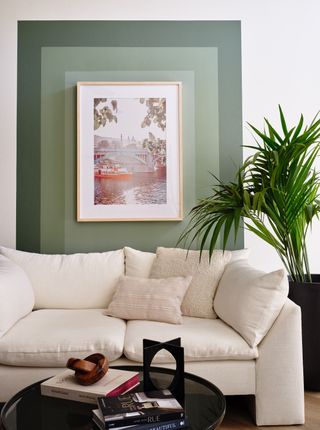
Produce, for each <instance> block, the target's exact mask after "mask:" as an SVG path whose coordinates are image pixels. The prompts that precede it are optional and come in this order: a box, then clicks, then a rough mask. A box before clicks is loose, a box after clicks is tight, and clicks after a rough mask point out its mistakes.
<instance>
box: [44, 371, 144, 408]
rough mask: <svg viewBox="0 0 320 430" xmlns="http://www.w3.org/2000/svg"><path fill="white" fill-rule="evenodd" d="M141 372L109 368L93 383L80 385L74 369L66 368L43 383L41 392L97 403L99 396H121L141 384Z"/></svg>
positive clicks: (47, 394)
mask: <svg viewBox="0 0 320 430" xmlns="http://www.w3.org/2000/svg"><path fill="white" fill-rule="evenodd" d="M139 383H140V381H139V372H131V371H128V370H119V369H109V370H108V372H107V373H106V375H105V376H104V377H103V378H101V379H100V380H99V381H98V382H96V383H95V384H93V385H88V386H84V385H80V384H78V382H77V381H76V379H75V376H74V371H73V370H69V369H67V370H65V371H63V372H61V373H59V374H58V375H56V376H54V377H53V378H50V379H48V380H47V381H45V382H42V384H41V386H40V387H41V394H42V395H44V396H51V397H59V398H62V399H68V400H74V401H77V402H83V403H91V404H95V405H96V404H97V399H98V397H101V396H119V395H120V394H123V393H126V392H128V391H130V390H132V389H133V388H134V387H136V386H137V385H139Z"/></svg>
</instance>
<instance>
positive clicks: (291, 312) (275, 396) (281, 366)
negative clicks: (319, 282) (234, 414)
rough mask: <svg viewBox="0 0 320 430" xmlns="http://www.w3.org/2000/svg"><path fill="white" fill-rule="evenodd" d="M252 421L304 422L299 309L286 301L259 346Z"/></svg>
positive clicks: (266, 422)
mask: <svg viewBox="0 0 320 430" xmlns="http://www.w3.org/2000/svg"><path fill="white" fill-rule="evenodd" d="M256 422H257V425H281V424H282V425H290V424H303V423H304V385H303V365H302V335H301V310H300V307H299V306H297V305H296V304H294V303H293V302H292V301H291V300H289V299H287V300H286V302H285V305H284V306H283V308H282V310H281V312H280V314H279V316H278V318H277V319H276V321H275V322H274V324H273V326H272V327H271V329H270V330H269V332H268V334H267V335H266V336H265V338H264V339H263V341H262V342H261V344H260V345H259V358H257V360H256Z"/></svg>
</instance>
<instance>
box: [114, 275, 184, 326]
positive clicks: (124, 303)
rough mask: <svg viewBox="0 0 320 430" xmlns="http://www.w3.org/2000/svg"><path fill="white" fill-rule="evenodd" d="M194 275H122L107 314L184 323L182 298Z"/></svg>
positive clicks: (132, 318)
mask: <svg viewBox="0 0 320 430" xmlns="http://www.w3.org/2000/svg"><path fill="white" fill-rule="evenodd" d="M191 279H192V277H191V276H187V277H174V278H167V279H148V278H137V277H132V276H122V277H121V278H120V279H119V282H118V285H117V289H116V291H115V293H114V296H113V298H112V301H111V303H110V305H109V307H108V309H107V310H106V314H107V315H110V316H112V317H117V318H122V319H125V320H153V321H161V322H167V323H172V324H181V323H182V317H181V302H182V300H183V297H184V296H185V294H186V291H187V289H188V287H189V285H190V282H191Z"/></svg>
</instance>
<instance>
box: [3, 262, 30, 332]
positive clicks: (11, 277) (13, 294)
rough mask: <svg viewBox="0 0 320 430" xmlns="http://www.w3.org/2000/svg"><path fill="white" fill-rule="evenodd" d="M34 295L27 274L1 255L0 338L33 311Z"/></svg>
mask: <svg viewBox="0 0 320 430" xmlns="http://www.w3.org/2000/svg"><path fill="white" fill-rule="evenodd" d="M33 306H34V293H33V289H32V285H31V283H30V280H29V278H28V277H27V275H26V274H25V272H24V271H23V270H22V269H21V267H19V266H18V265H17V264H15V263H14V262H13V261H11V260H9V259H8V258H6V257H4V256H3V255H0V338H1V337H2V336H3V335H4V334H5V333H6V332H7V331H8V330H10V328H11V327H12V326H13V325H14V324H15V323H16V322H17V321H18V320H19V319H21V318H23V317H24V316H25V315H27V314H28V313H30V312H31V311H32V308H33Z"/></svg>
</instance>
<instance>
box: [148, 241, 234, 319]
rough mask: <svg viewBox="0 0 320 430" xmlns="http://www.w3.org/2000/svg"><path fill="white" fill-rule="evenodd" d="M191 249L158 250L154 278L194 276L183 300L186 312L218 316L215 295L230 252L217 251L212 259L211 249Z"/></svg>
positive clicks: (197, 315)
mask: <svg viewBox="0 0 320 430" xmlns="http://www.w3.org/2000/svg"><path fill="white" fill-rule="evenodd" d="M199 257H200V252H199V251H189V252H188V251H187V250H186V249H179V248H161V247H159V248H158V249H157V258H156V259H155V261H154V263H153V265H152V268H151V274H150V277H151V278H166V277H171V276H192V281H191V284H190V287H189V289H188V291H187V293H186V295H185V298H184V299H183V302H182V305H181V311H182V314H183V315H187V316H191V317H199V318H216V317H217V315H216V313H215V312H214V310H213V298H214V295H215V291H216V288H217V285H218V282H219V280H220V278H221V276H222V273H223V271H224V268H225V266H226V264H227V263H228V262H229V260H230V258H231V252H230V251H225V252H223V251H221V250H215V251H213V254H212V258H211V261H210V262H209V252H208V251H204V252H203V253H202V257H201V261H199Z"/></svg>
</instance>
